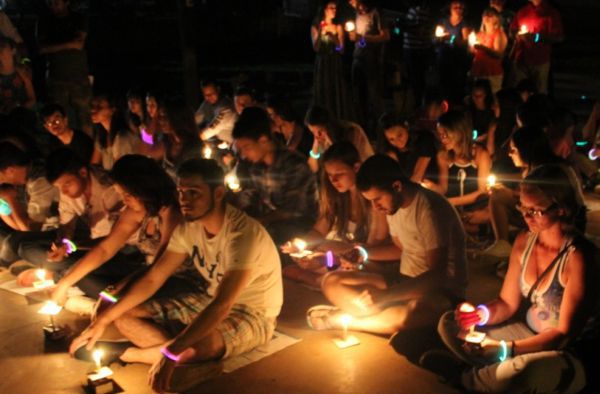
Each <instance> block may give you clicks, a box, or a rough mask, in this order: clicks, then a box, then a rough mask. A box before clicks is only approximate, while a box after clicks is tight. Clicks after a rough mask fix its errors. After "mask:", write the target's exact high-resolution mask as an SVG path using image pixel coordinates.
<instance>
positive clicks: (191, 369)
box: [167, 361, 223, 393]
mask: <svg viewBox="0 0 600 394" xmlns="http://www.w3.org/2000/svg"><path fill="white" fill-rule="evenodd" d="M222 373H223V363H222V362H221V361H207V362H202V363H193V364H192V363H190V364H180V365H177V366H176V367H175V368H174V369H173V374H172V375H171V381H170V382H169V384H168V387H167V391H168V392H170V393H171V392H173V393H183V392H186V391H188V390H190V389H191V388H193V387H195V386H197V385H199V384H200V383H202V382H204V381H206V380H208V379H212V378H215V377H217V376H219V375H221V374H222Z"/></svg>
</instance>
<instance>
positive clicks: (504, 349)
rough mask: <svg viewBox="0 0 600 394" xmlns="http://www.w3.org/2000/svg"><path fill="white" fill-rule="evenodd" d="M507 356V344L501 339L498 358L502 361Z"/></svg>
mask: <svg viewBox="0 0 600 394" xmlns="http://www.w3.org/2000/svg"><path fill="white" fill-rule="evenodd" d="M507 358H509V355H508V345H507V344H506V341H505V340H502V341H500V352H499V353H498V360H499V361H500V362H502V361H505V360H506V359H507Z"/></svg>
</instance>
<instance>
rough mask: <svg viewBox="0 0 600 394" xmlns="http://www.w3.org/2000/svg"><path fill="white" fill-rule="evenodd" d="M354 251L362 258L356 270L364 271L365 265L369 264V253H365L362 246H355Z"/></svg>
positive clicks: (365, 250)
mask: <svg viewBox="0 0 600 394" xmlns="http://www.w3.org/2000/svg"><path fill="white" fill-rule="evenodd" d="M354 249H356V250H358V252H359V253H360V255H361V257H362V258H363V260H362V261H361V262H360V264H358V269H359V270H361V271H362V270H363V269H365V265H366V264H367V263H368V262H369V253H368V252H367V249H365V247H364V246H360V245H356V246H354Z"/></svg>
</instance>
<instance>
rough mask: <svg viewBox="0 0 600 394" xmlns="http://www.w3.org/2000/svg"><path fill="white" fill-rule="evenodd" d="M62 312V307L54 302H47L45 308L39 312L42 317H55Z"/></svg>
mask: <svg viewBox="0 0 600 394" xmlns="http://www.w3.org/2000/svg"><path fill="white" fill-rule="evenodd" d="M61 310H62V306H60V305H58V304H57V303H56V302H54V301H46V303H45V304H44V306H42V308H41V309H40V310H39V311H38V313H39V314H40V315H49V316H55V315H58V313H59V312H60V311H61Z"/></svg>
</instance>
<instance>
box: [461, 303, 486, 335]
mask: <svg viewBox="0 0 600 394" xmlns="http://www.w3.org/2000/svg"><path fill="white" fill-rule="evenodd" d="M465 304H467V303H463V304H460V305H458V306H457V308H456V310H455V311H454V319H455V320H456V322H457V323H458V325H459V326H460V328H461V329H463V330H468V329H470V328H471V327H474V326H476V325H477V326H484V325H486V324H487V322H488V320H489V319H490V310H489V309H488V308H487V307H486V306H485V305H483V304H482V305H478V306H477V308H475V307H473V306H472V305H470V304H467V305H469V306H470V307H471V309H472V310H466V309H467V308H464V305H465Z"/></svg>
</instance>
